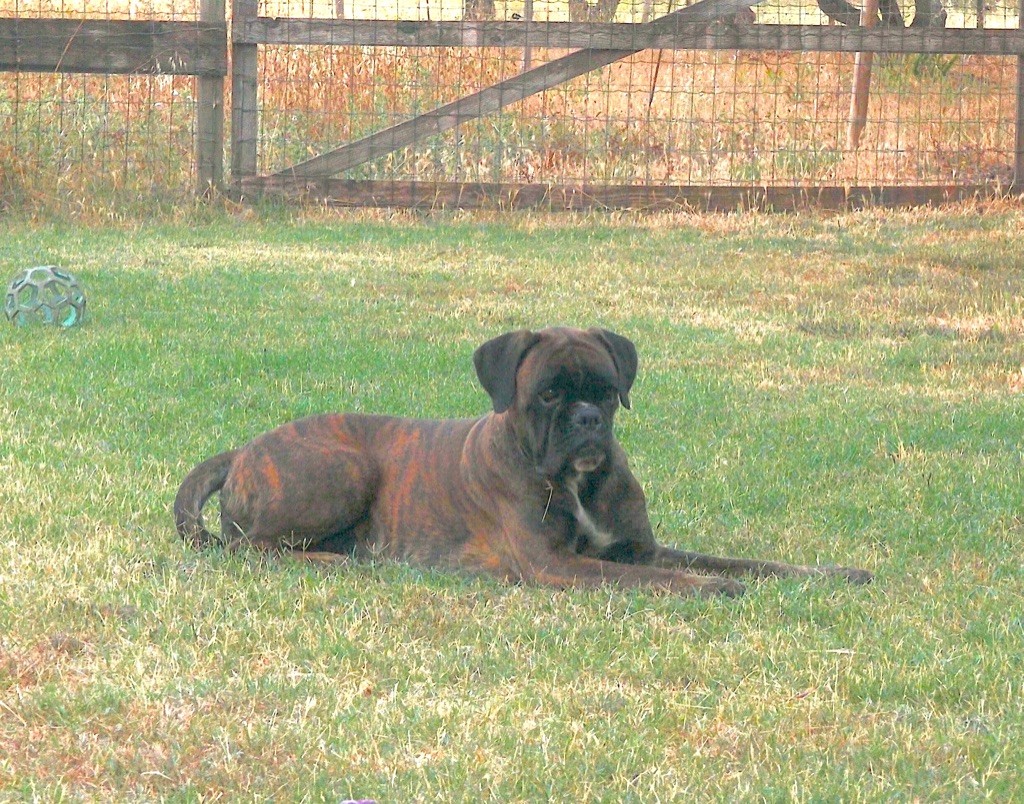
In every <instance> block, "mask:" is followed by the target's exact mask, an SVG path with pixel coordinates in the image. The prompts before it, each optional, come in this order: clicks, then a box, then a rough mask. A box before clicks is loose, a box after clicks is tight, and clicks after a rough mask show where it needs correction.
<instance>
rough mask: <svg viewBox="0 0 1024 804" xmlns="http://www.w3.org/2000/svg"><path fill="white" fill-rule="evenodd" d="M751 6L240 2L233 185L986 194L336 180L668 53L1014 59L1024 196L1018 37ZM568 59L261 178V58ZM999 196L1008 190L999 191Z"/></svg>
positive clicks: (490, 194)
mask: <svg viewBox="0 0 1024 804" xmlns="http://www.w3.org/2000/svg"><path fill="white" fill-rule="evenodd" d="M759 1H760V0H754V3H752V2H751V1H750V0H700V1H699V2H697V3H696V4H694V5H691V6H687V7H684V8H682V9H679V10H677V11H674V12H672V13H669V14H667V15H665V16H662V17H660V18H658V19H656V20H654V21H652V22H648V23H640V24H626V23H574V22H544V23H532V22H530V21H518V22H516V21H509V22H503V21H495V22H490V21H469V20H464V21H455V22H419V21H381V20H298V19H278V18H266V17H259V16H257V10H256V0H235V4H234V8H233V14H234V27H233V43H232V47H233V50H232V53H233V63H234V75H233V84H232V93H233V97H234V108H233V113H232V138H233V140H232V154H233V157H232V172H233V176H234V180H235V185H234V186H235V188H236V189H237V190H238V191H239V192H241V193H242V195H243V196H246V197H260V196H263V197H266V196H274V197H286V198H307V199H316V200H319V201H321V202H325V203H328V204H333V205H341V206H399V207H461V208H467V207H477V206H488V207H501V208H514V207H524V206H547V207H556V208H574V207H587V206H603V207H617V208H622V207H629V208H645V209H651V208H661V207H671V206H679V205H686V206H692V207H697V208H703V209H737V208H739V207H750V206H769V207H772V208H793V207H799V206H803V205H807V204H811V205H817V206H829V207H843V206H850V205H856V204H859V203H863V202H871V203H882V204H898V205H903V204H919V203H927V202H932V201H944V200H954V199H959V198H963V197H967V196H974V195H978V194H989V193H991V192H992V188H989V187H985V186H980V185H970V186H965V185H952V184H951V185H948V186H934V185H933V186H910V187H896V186H886V187H877V186H872V187H857V186H854V187H785V186H781V187H759V188H751V187H722V186H704V187H694V186H637V185H626V186H605V185H593V184H571V185H549V184H500V183H466V182H427V181H368V180H346V179H344V178H338V176H339V175H340V174H344V173H345V172H346V171H348V170H351V169H352V168H355V167H357V166H359V165H362V164H364V163H367V162H370V161H372V160H375V159H378V158H380V157H381V156H384V155H386V154H388V153H391V152H393V151H396V150H398V149H402V148H405V147H407V146H410V145H412V144H413V143H415V142H417V141H419V140H422V139H423V138H426V137H430V136H433V135H437V134H440V133H442V132H445V131H448V130H450V129H452V128H455V127H456V126H458V125H460V124H462V123H466V122H469V121H472V120H476V119H478V118H480V117H482V116H485V115H489V114H493V113H495V112H498V111H500V110H501V109H503V108H505V107H507V106H509V105H510V104H513V103H516V102H517V101H520V100H523V99H524V98H527V97H529V96H531V95H533V94H536V93H538V92H542V91H544V90H546V89H550V88H552V87H554V86H556V85H558V84H561V83H563V82H566V81H569V80H571V79H573V78H575V77H577V76H580V75H583V74H584V73H586V72H589V71H591V70H595V69H598V68H601V67H604V66H606V65H609V64H611V63H613V62H615V61H618V60H620V59H624V58H627V57H628V56H631V55H633V54H635V53H638V52H639V51H641V50H644V49H647V48H657V49H673V50H754V51H768V50H772V51H824V52H852V53H857V52H869V53H929V54H985V55H1001V56H1005V55H1011V54H1012V55H1017V56H1018V64H1019V65H1020V66H1019V69H1018V73H1019V77H1018V82H1017V103H1016V106H1017V123H1016V159H1015V165H1014V168H1015V174H1014V176H1015V180H1014V187H1017V188H1020V187H1024V123H1022V120H1024V58H1022V56H1024V31H1021V30H1012V29H1011V30H992V29H988V30H984V29H914V28H907V29H903V28H898V29H897V28H880V27H879V28H873V29H869V28H862V27H830V26H821V25H759V24H753V23H751V22H744V21H742V20H744V19H749V14H747V15H746V16H745V17H744V15H743V14H741V13H740V12H745V11H746V10H747V9H748V8H750V6H751V5H753V4H755V3H757V2H759ZM295 43H302V44H309V45H361V46H408V47H467V48H472V47H508V48H524V49H525V48H531V47H544V48H563V49H567V50H573V51H574V52H572V53H570V54H569V55H566V56H563V57H561V58H558V59H555V60H554V61H551V62H548V63H546V64H544V65H542V66H539V67H536V68H533V69H529V70H526V71H524V72H522V73H520V74H519V75H516V76H514V77H512V78H509V79H507V80H504V81H501V82H500V83H496V84H494V85H493V86H489V87H487V88H485V89H483V90H481V91H479V92H475V93H473V94H470V95H467V96H465V97H463V98H461V99H459V100H456V101H454V102H451V103H447V104H445V105H442V106H439V107H438V108H436V109H433V110H431V111H429V112H426V113H424V114H420V115H417V116H415V117H412V118H410V119H408V120H406V121H404V122H402V123H399V124H397V125H393V126H391V127H388V128H385V129H383V130H381V131H378V132H376V133H374V134H371V135H369V136H366V137H364V138H362V139H358V140H355V141H353V142H348V143H344V144H339V145H338V146H337V147H335V148H333V149H331V150H328V151H327V152H325V153H321V154H319V155H318V156H315V157H313V158H310V159H307V160H305V161H302V162H299V163H297V164H293V165H291V166H289V167H287V168H285V169H282V170H277V171H276V172H273V173H270V174H268V175H258V173H257V137H258V112H257V98H256V93H257V85H258V64H257V57H256V50H257V46H258V45H274V44H278V45H282V44H295ZM1000 189H1001V191H1004V192H1005V191H1006V190H1008V189H1011V190H1012V189H1013V188H1007V187H1005V186H1004V187H1003V188H1000Z"/></svg>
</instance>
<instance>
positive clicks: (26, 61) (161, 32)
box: [0, 18, 227, 76]
mask: <svg viewBox="0 0 1024 804" xmlns="http://www.w3.org/2000/svg"><path fill="white" fill-rule="evenodd" d="M0 70H9V71H18V72H33V71H35V72H48V73H51V72H60V73H105V74H111V75H126V74H132V73H146V74H156V75H205V76H225V75H227V26H226V25H225V24H224V23H223V22H220V23H210V22H154V21H139V20H57V19H7V18H2V19H0Z"/></svg>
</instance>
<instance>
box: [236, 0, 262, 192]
mask: <svg viewBox="0 0 1024 804" xmlns="http://www.w3.org/2000/svg"><path fill="white" fill-rule="evenodd" d="M256 4H257V0H233V2H232V7H231V8H232V11H231V16H232V20H231V29H232V31H233V32H234V31H238V30H239V29H240V28H242V27H244V26H245V24H246V23H247V22H249V20H254V19H256V17H257V5H256ZM234 38H235V37H234V35H232V39H234ZM256 47H257V46H256V45H246V44H238V43H236V42H232V44H231V179H232V181H234V182H236V183H237V182H238V181H240V180H241V179H243V178H247V177H249V176H255V175H256V137H257V135H258V133H259V106H258V98H257V90H258V87H259V79H258V76H257V72H256V70H257V63H256Z"/></svg>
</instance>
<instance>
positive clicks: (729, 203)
mask: <svg viewBox="0 0 1024 804" xmlns="http://www.w3.org/2000/svg"><path fill="white" fill-rule="evenodd" d="M236 189H237V190H238V191H239V192H241V194H242V196H243V198H244V199H247V200H256V199H261V198H264V199H266V198H272V199H279V200H286V201H292V202H305V203H314V204H323V205H326V206H332V207H392V208H396V209H422V210H442V209H490V210H517V209H545V210H587V209H619V210H621V209H629V210H638V211H644V212H656V211H667V210H694V211H699V212H735V211H739V210H766V211H775V212H789V211H795V210H801V209H835V210H841V209H858V208H862V207H915V206H924V205H933V204H944V203H952V202H956V201H964V200H968V199H974V198H996V197H1001V196H1002V195H1005V192H1004V191H1000V189H999V188H997V187H993V186H988V185H970V186H967V185H963V186H956V185H929V186H920V187H696V186H694V187H689V186H632V185H630V186H609V185H591V184H566V185H549V184H502V183H462V182H415V181H405V182H402V181H360V180H348V179H315V180H305V179H292V178H282V177H252V178H249V179H245V180H243V181H242V182H240V183H239V184H238V185H237V188H236Z"/></svg>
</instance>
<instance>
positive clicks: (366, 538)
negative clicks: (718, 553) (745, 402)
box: [174, 328, 871, 595]
mask: <svg viewBox="0 0 1024 804" xmlns="http://www.w3.org/2000/svg"><path fill="white" fill-rule="evenodd" d="M473 362H474V363H475V365H476V372H477V376H478V377H479V378H480V383H481V384H482V385H483V387H484V389H485V390H486V391H487V393H488V394H490V397H491V400H492V402H493V406H494V411H493V412H492V413H488V414H487V415H486V416H484V417H483V418H480V419H459V420H444V421H416V420H412V419H399V418H392V417H389V416H367V415H355V414H349V415H325V416H314V417H311V418H307V419H300V420H298V421H295V422H292V423H291V424H286V425H283V426H281V427H278V428H277V429H275V430H271V431H270V432H269V433H265V434H264V435H261V436H259V437H258V438H256V439H255V440H254V441H252V442H250V443H249V444H247V445H246V446H244V447H242V448H241V449H237V450H232V451H230V452H224V453H222V454H220V455H217V456H216V457H213V458H210V459H209V460H207V461H206V462H205V463H202V464H200V465H199V466H197V467H196V468H195V469H194V470H192V472H191V473H190V474H189V475H188V476H187V477H186V478H185V481H184V482H183V483H182V485H181V488H180V489H179V490H178V496H177V498H176V499H175V501H174V517H175V522H176V524H177V529H178V532H179V533H180V534H181V536H182V537H183V538H184V539H186V540H188V541H190V542H192V543H193V544H194V545H196V546H197V547H204V546H206V545H208V544H210V543H211V542H212V541H214V537H213V536H212V535H211V534H210V533H209V532H208V531H207V530H206V528H205V527H204V526H203V521H202V518H201V511H202V507H203V504H204V503H205V502H206V501H207V499H209V497H211V496H212V495H213V494H214V493H215V492H217V491H218V490H219V491H220V508H221V532H222V538H223V541H224V542H225V543H226V545H227V546H228V547H229V548H230V549H234V548H237V547H239V546H242V545H251V546H252V547H255V548H258V549H261V550H269V551H290V552H293V553H294V554H296V555H299V556H303V557H306V558H309V559H314V560H331V559H335V560H337V559H338V558H339V555H345V554H354V555H356V556H388V557H391V558H395V559H401V560H405V561H408V562H411V563H414V564H418V565H421V566H428V567H459V568H462V569H465V570H469V571H472V572H479V573H489V574H491V575H496V576H498V577H499V578H502V579H503V580H505V581H509V582H527V583H536V584H544V585H547V586H554V587H590V586H597V585H598V584H604V583H614V584H618V585H620V586H652V587H659V588H663V589H668V590H671V591H672V592H678V593H681V594H703V595H708V594H726V595H737V594H740V593H741V592H742V591H743V586H741V585H740V584H739V583H737V582H736V581H734V580H731V579H729V578H727V577H721V576H733V575H740V574H746V575H752V576H755V577H765V576H825V575H835V576H839V577H842V578H845V579H847V580H849V581H852V582H854V583H865V582H867V581H869V580H870V579H871V574H870V573H868V572H866V571H864V570H859V569H845V568H828V567H802V566H794V565H791V564H780V563H776V562H772V561H751V560H746V559H737V558H718V557H715V556H708V555H703V554H701V553H691V552H684V551H681V550H675V549H672V548H670V547H664V546H662V545H659V544H658V543H657V542H655V540H654V534H653V533H652V532H651V525H650V522H649V521H648V519H647V504H646V501H645V499H644V493H643V491H642V490H641V488H640V484H639V483H638V482H637V480H636V478H634V477H633V474H632V473H631V472H630V470H629V466H628V465H627V461H626V454H625V452H623V450H622V447H620V446H619V443H618V442H617V441H616V440H615V436H614V435H613V434H612V419H613V417H614V416H615V412H616V410H617V409H618V407H619V405H620V404H621V405H622V406H623V407H626V408H628V407H629V391H630V388H631V387H632V385H633V380H634V378H635V377H636V370H637V355H636V348H635V347H634V346H633V344H632V343H631V342H630V341H629V340H627V339H626V338H623V337H621V336H620V335H616V334H615V333H613V332H608V331H606V330H601V329H590V330H587V331H585V332H584V331H581V330H576V329H563V328H556V329H545V330H542V331H540V332H529V331H525V330H523V331H519V332H510V333H508V334H506V335H502V336H500V337H497V338H495V339H494V340H491V341H488V342H487V343H485V344H483V346H481V347H480V348H478V349H477V350H476V352H475V353H474V355H473ZM693 571H698V572H701V573H709V574H694V572H693Z"/></svg>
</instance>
